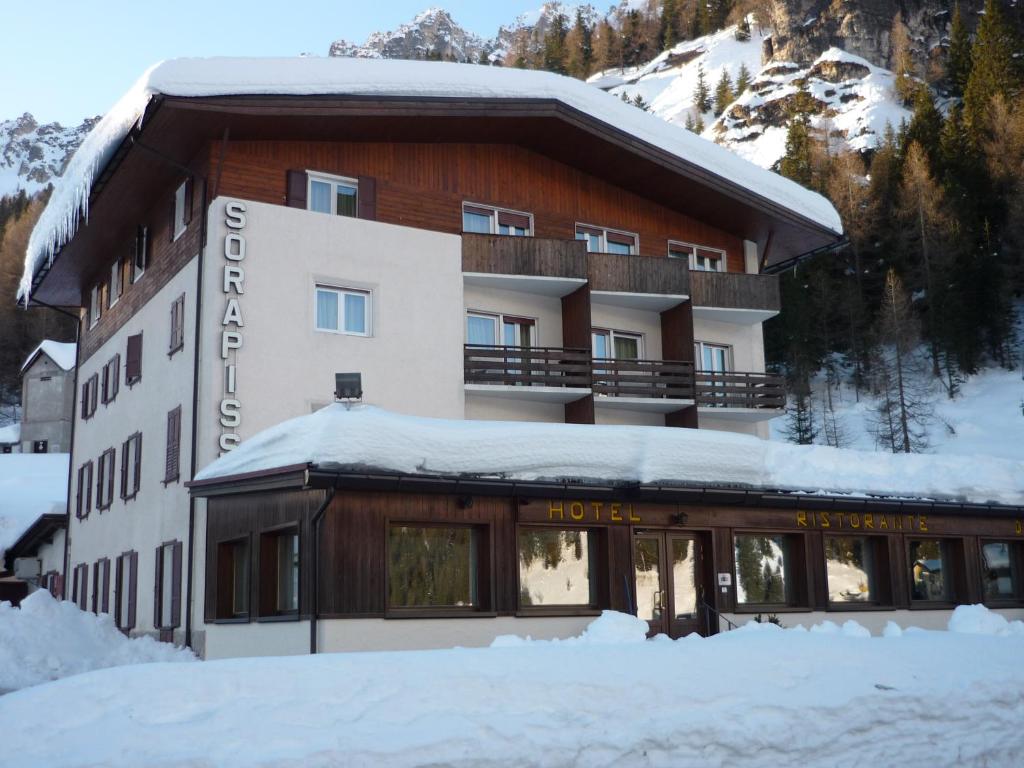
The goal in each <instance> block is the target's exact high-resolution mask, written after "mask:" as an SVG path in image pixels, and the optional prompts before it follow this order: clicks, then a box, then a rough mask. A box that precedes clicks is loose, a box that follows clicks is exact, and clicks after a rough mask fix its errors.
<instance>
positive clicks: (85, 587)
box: [78, 563, 89, 611]
mask: <svg viewBox="0 0 1024 768" xmlns="http://www.w3.org/2000/svg"><path fill="white" fill-rule="evenodd" d="M78 567H79V568H81V569H82V592H81V594H80V595H79V599H78V607H79V608H81V609H82V610H83V611H85V610H88V608H89V566H88V565H87V564H86V563H82V564H81V565H80V566H78Z"/></svg>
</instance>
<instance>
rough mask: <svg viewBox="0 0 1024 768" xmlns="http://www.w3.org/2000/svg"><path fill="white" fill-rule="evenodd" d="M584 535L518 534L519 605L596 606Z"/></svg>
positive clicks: (540, 530)
mask: <svg viewBox="0 0 1024 768" xmlns="http://www.w3.org/2000/svg"><path fill="white" fill-rule="evenodd" d="M592 556H593V547H592V546H591V537H590V533H589V532H588V531H581V530H561V529H557V528H532V529H522V530H520V531H519V604H520V605H522V606H543V605H578V606H592V605H596V604H597V597H596V591H595V583H594V579H593V578H592V577H591V574H592V573H593V569H592V568H591V558H592Z"/></svg>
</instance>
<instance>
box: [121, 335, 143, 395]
mask: <svg viewBox="0 0 1024 768" xmlns="http://www.w3.org/2000/svg"><path fill="white" fill-rule="evenodd" d="M141 378H142V334H141V333H137V334H135V335H134V336H129V337H128V349H127V352H126V355H125V363H124V380H125V383H126V384H129V385H130V384H134V383H135V382H136V381H138V380H139V379H141Z"/></svg>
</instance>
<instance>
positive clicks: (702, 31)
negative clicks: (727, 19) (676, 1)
mask: <svg viewBox="0 0 1024 768" xmlns="http://www.w3.org/2000/svg"><path fill="white" fill-rule="evenodd" d="M711 32H714V27H712V25H711V15H710V13H709V11H708V0H697V4H696V5H695V6H694V9H693V23H692V24H691V25H690V37H703V36H704V35H707V34H710V33H711Z"/></svg>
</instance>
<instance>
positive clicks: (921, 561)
mask: <svg viewBox="0 0 1024 768" xmlns="http://www.w3.org/2000/svg"><path fill="white" fill-rule="evenodd" d="M948 562H949V558H948V556H947V551H946V545H945V542H943V541H942V540H941V539H919V540H916V541H911V542H910V585H911V586H910V596H911V598H912V599H914V600H941V601H948V600H950V584H949V576H948V573H947V564H948Z"/></svg>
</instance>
